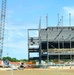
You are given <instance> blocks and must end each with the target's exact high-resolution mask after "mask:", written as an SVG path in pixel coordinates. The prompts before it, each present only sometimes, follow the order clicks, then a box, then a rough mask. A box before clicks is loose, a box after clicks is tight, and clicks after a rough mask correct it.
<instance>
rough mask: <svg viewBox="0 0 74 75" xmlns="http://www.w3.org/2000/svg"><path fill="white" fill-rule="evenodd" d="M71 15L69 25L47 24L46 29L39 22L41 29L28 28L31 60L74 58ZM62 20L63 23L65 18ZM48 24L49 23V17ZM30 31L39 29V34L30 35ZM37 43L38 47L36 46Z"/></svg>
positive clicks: (73, 32)
mask: <svg viewBox="0 0 74 75" xmlns="http://www.w3.org/2000/svg"><path fill="white" fill-rule="evenodd" d="M69 16H70V18H69V21H70V22H69V26H59V25H58V26H56V27H48V26H47V27H46V28H45V29H41V27H40V23H39V29H28V59H29V60H39V62H41V60H48V61H50V60H57V61H60V60H63V59H65V60H66V59H69V60H71V61H72V60H73V58H74V26H71V15H69ZM61 21H62V24H63V18H62V20H61ZM40 22H41V21H40ZM58 23H59V22H58ZM46 25H48V19H47V22H46ZM30 31H34V32H35V31H38V34H39V36H38V37H33V36H32V37H30ZM36 45H37V47H35V46H36ZM31 46H32V47H31ZM30 53H38V57H30Z"/></svg>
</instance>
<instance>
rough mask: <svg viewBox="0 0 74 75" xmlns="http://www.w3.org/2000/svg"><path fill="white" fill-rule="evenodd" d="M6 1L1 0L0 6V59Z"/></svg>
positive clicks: (0, 55)
mask: <svg viewBox="0 0 74 75" xmlns="http://www.w3.org/2000/svg"><path fill="white" fill-rule="evenodd" d="M6 2H7V0H2V6H1V18H0V60H1V59H2V53H3V42H4V28H5V15H6Z"/></svg>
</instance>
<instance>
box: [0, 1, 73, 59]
mask: <svg viewBox="0 0 74 75" xmlns="http://www.w3.org/2000/svg"><path fill="white" fill-rule="evenodd" d="M1 3H2V0H0V14H1ZM58 13H59V18H60V19H61V16H63V25H64V26H69V13H71V25H72V26H73V25H74V22H73V20H74V0H7V7H6V21H5V31H4V45H3V54H2V56H3V57H4V56H7V55H8V56H10V57H15V58H17V59H28V34H27V30H28V29H38V28H39V19H40V17H41V28H46V15H47V14H48V26H57V23H58V16H57V14H58ZM33 35H35V34H32V36H33ZM34 55H35V54H32V56H34Z"/></svg>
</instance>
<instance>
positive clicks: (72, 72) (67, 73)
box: [0, 69, 74, 75]
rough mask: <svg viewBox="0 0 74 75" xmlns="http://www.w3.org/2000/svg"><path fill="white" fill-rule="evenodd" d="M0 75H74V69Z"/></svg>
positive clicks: (10, 72)
mask: <svg viewBox="0 0 74 75" xmlns="http://www.w3.org/2000/svg"><path fill="white" fill-rule="evenodd" d="M0 75H74V69H25V70H14V71H0Z"/></svg>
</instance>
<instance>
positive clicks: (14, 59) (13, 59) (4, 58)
mask: <svg viewBox="0 0 74 75" xmlns="http://www.w3.org/2000/svg"><path fill="white" fill-rule="evenodd" d="M2 60H3V61H6V60H9V61H11V62H20V61H22V62H27V61H28V60H27V59H20V60H18V59H16V58H11V57H9V56H7V57H3V58H2Z"/></svg>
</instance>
